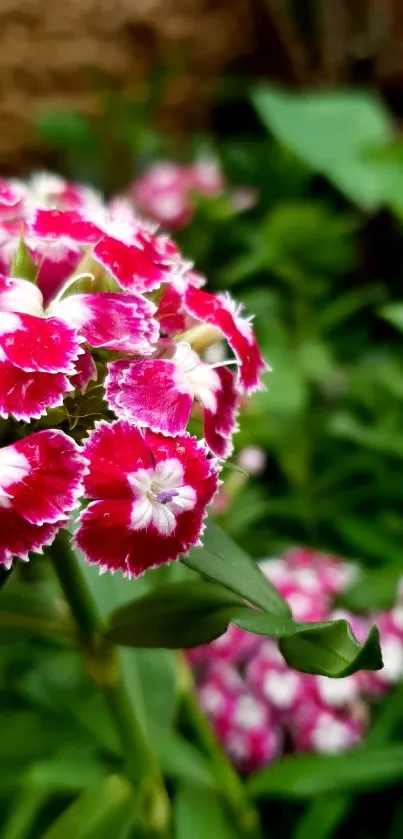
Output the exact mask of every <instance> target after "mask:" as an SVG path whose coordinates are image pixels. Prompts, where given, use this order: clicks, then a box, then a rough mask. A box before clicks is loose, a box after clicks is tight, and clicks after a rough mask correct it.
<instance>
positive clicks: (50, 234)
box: [29, 210, 103, 245]
mask: <svg viewBox="0 0 403 839" xmlns="http://www.w3.org/2000/svg"><path fill="white" fill-rule="evenodd" d="M29 226H30V229H31V231H32V233H34V234H35V235H36V236H39V237H40V238H42V239H60V238H61V237H62V236H63V237H67V238H68V239H71V240H72V241H73V242H77V243H78V244H82V245H91V244H95V242H99V240H100V239H101V237H102V236H103V233H102V230H100V229H99V227H97V225H96V224H94V222H92V221H88V220H87V219H86V218H85V217H84V216H83V215H82V214H81V213H79V212H77V211H76V210H36V212H35V214H34V216H33V218H32V219H31V221H30V225H29Z"/></svg>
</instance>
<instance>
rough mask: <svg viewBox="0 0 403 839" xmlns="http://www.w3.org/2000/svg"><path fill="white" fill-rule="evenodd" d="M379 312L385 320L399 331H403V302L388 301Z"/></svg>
mask: <svg viewBox="0 0 403 839" xmlns="http://www.w3.org/2000/svg"><path fill="white" fill-rule="evenodd" d="M379 314H380V316H381V317H382V318H384V320H387V321H389V323H391V324H392V326H395V327H396V329H398V330H399V332H403V303H388V305H387V306H383V307H382V308H381V309H380V311H379Z"/></svg>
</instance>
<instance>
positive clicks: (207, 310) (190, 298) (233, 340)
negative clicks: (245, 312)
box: [185, 286, 268, 393]
mask: <svg viewBox="0 0 403 839" xmlns="http://www.w3.org/2000/svg"><path fill="white" fill-rule="evenodd" d="M185 304H186V308H187V311H188V312H189V314H191V315H192V316H193V317H194V318H196V319H197V320H200V321H202V322H203V323H209V324H211V325H212V326H215V327H217V329H219V330H220V332H222V334H223V335H224V336H225V338H226V339H227V341H228V343H229V345H230V347H231V348H232V350H233V352H234V353H235V356H236V358H237V359H238V361H239V362H240V370H239V382H240V385H241V387H242V389H243V390H244V391H245V393H251V392H252V391H254V390H257V389H259V388H260V387H261V384H260V374H261V373H263V372H264V371H265V370H267V369H268V367H267V364H266V362H265V360H264V358H263V357H262V355H261V353H260V350H259V347H258V344H257V341H256V338H255V335H254V332H253V329H252V326H251V324H250V323H249V322H248V321H247V320H245V319H243V318H242V317H241V315H240V314H238V313H237V312H236V307H235V304H234V301H232V300H231V298H229V297H228V298H227V297H225V296H223V295H214V294H210V292H208V291H203V290H201V289H198V288H195V287H194V286H189V287H188V288H187V290H186V292H185Z"/></svg>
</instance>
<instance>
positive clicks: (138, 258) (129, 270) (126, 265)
mask: <svg viewBox="0 0 403 839" xmlns="http://www.w3.org/2000/svg"><path fill="white" fill-rule="evenodd" d="M94 256H95V257H96V259H97V260H98V262H100V263H101V265H103V266H104V268H106V269H107V270H108V271H110V273H111V274H112V276H113V277H115V279H116V280H117V281H118V283H120V285H121V286H122V288H125V289H128V290H129V291H135V292H136V291H138V292H144V291H153V290H154V289H156V288H159V286H160V285H161V283H162V282H164V281H165V282H167V281H168V279H169V272H168V270H167V268H166V267H165V266H164V265H163V263H162V260H161V255H160V253H159V251H158V249H157V247H156V246H153V244H150V243H147V241H144V242H141V243H139V245H138V246H137V245H134V244H133V245H128V244H126V243H125V242H120V241H118V239H114V238H112V236H104V238H103V239H102V240H101V241H100V242H99V243H98V244H97V245H96V247H95V248H94Z"/></svg>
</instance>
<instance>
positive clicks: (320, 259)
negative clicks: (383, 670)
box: [0, 3, 403, 839]
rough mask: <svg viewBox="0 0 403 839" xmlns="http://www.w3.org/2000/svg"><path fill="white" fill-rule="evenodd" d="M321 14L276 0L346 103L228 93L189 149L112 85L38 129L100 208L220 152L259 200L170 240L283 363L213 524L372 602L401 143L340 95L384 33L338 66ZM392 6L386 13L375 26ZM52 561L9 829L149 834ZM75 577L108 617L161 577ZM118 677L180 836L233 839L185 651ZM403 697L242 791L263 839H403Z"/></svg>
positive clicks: (6, 800) (5, 827)
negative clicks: (136, 185)
mask: <svg viewBox="0 0 403 839" xmlns="http://www.w3.org/2000/svg"><path fill="white" fill-rule="evenodd" d="M308 5H309V7H311V6H312V4H308ZM319 5H321V7H323V9H325V7H326V4H319ZM330 5H331V4H329V5H328V6H327V9H328V12H326V13H325V12H324V14H323V18H322V22H324V23H323V27H324V29H323V31H322V36H323V37H324V34H325V33H327V38H328V41H327V44H328V47H326V48H325V46H324V42H323V40H319V42H318V41H317V40H316V41H315V37H316V36H315V32H314V30H311V29H309V26H308V24H307V21H308V23H309V20H310V18H309V16H308V17H307V18H306V20H305V19H304V24H303V26H302V27H301V22H299V21H298V16H297V18H296V19H295V18H293V17H292V18H289V17H287V16H284V14H283V12H281V11H280V8H281V4H276V3H267V7H268V10H269V12H270V14H271V15H272V17H271V18H270V19H271V20H272V21H274V24H273V25H275V27H277V29H276V31H277V34H278V33H280V35H281V36H282V42H283V45H284V44H285V45H286V49H285V52H286V54H287V56H288V58H289V65H290V67H291V68H292V69H293V72H294V74H295V76H297V77H298V79H299V83H300V84H302V85H304V84H310V83H311V82H312V81H316V82H317V79H318V77H320V78H322V79H323V78H326V79H327V80H328V81H330V82H332V83H338V84H339V85H340V86H339V87H338V89H337V90H326V89H318V88H317V89H316V90H314V91H313V92H298V91H295V89H294V90H293V91H291V90H289V89H287V90H285V89H283V88H281V87H278V86H276V85H272V84H268V83H263V82H259V83H255V82H251V81H250V80H249V81H245V79H244V78H228V79H224V80H223V81H222V82H221V83H220V85H219V87H218V89H217V93H216V100H215V104H214V107H213V118H212V129H211V131H209V132H207V133H197V134H194V135H192V136H188V137H187V138H186V140H184V139H183V137H182V136H181V137H178V136H177V135H175V134H171V135H165V134H163V133H161V132H160V131H159V130H158V129H157V128H156V123H155V121H154V113H155V109H156V107H157V105H158V103H159V101H160V98H161V96H163V93H164V89H165V85H166V83H167V82H166V79H167V75H166V71H165V70H158V71H157V72H155V74H154V76H153V77H152V78H151V79H150V82H149V84H148V86H147V87H146V88H144V89H143V92H142V94H141V97H137V98H134V97H132V96H127V95H119V94H118V93H117V92H113V93H112V92H109V91H108V92H104V93H103V94H100V95H99V107H98V108H97V111H96V115H95V116H92V117H86V116H83V115H82V114H80V113H78V112H75V111H72V110H63V109H61V108H60V107H59V108H57V109H53V110H52V109H48V110H46V111H45V112H42V113H41V115H40V116H39V117H38V118H37V119H36V121H35V131H36V132H37V137H38V138H39V141H40V143H41V144H42V147H45V148H46V150H47V160H48V162H49V165H50V164H51V165H52V167H53V168H54V170H55V171H58V172H61V173H62V174H64V175H66V176H67V177H69V178H72V179H75V180H81V181H84V182H88V183H91V184H93V185H94V186H96V187H97V188H99V189H102V190H103V191H105V192H106V193H107V194H108V195H112V194H115V193H116V192H124V191H125V189H126V187H127V185H128V183H129V182H130V181H131V180H132V179H133V178H134V177H136V176H137V175H138V174H139V173H140V172H142V171H143V170H144V168H145V167H146V166H147V165H149V164H150V163H152V162H153V161H154V160H157V159H170V160H176V161H179V162H185V161H187V160H192V159H194V157H195V156H197V155H200V154H206V153H207V154H208V153H213V154H214V155H217V157H218V159H219V160H220V163H221V165H222V168H223V171H224V173H225V176H226V179H227V182H228V184H229V185H230V186H231V187H235V186H247V187H251V188H252V189H253V190H255V192H256V204H255V205H254V206H253V207H252V208H251V209H250V210H249V211H248V212H246V213H242V214H236V213H233V212H231V210H230V208H229V206H228V201H227V199H226V197H225V196H219V197H216V198H214V199H209V200H206V199H203V200H202V199H200V200H199V201H198V203H197V207H196V213H195V216H194V219H193V221H192V222H191V224H190V225H189V226H187V227H186V228H183V229H182V230H180V231H178V232H177V233H176V234H175V238H176V240H177V241H178V243H179V244H180V246H181V248H182V249H183V251H184V253H185V254H186V255H187V256H188V257H189V259H191V260H194V261H195V263H196V265H197V268H198V269H199V270H200V271H202V272H203V273H205V274H206V276H207V277H208V282H209V284H210V286H211V287H212V288H214V289H226V288H228V289H230V290H231V291H232V292H233V293H234V294H235V295H236V296H237V297H239V299H240V300H242V301H243V302H244V303H245V306H246V308H247V310H248V311H250V312H256V330H257V333H258V336H259V340H260V343H261V346H262V349H263V352H264V354H265V356H266V357H267V359H268V360H269V362H270V364H271V365H272V367H273V372H272V373H271V374H270V376H268V379H267V391H265V392H262V393H259V394H257V395H256V396H255V397H254V398H253V400H252V401H251V402H250V404H248V405H247V406H246V407H245V411H244V415H243V420H242V423H241V431H240V433H239V434H238V435H237V437H236V450H237V452H239V451H241V450H242V449H243V448H244V447H245V446H247V445H251V444H253V445H258V446H260V447H261V448H262V449H263V450H264V452H265V454H266V457H267V461H266V467H265V469H264V472H263V474H261V475H260V476H259V477H257V478H252V479H248V480H237V479H236V472H235V471H232V470H231V469H230V468H229V469H228V472H227V478H228V482H229V486H230V487H232V488H231V503H230V505H229V507H228V508H227V509H226V510H225V511H223V512H221V513H220V514H217V515H218V517H219V518H220V520H221V522H222V523H223V525H224V527H225V529H226V530H227V531H228V532H229V533H230V534H231V535H232V536H233V538H234V539H235V540H236V541H237V542H238V543H239V544H240V545H241V546H243V547H244V548H246V549H247V550H248V552H249V553H251V554H252V555H253V556H254V557H255V558H256V559H259V558H262V557H268V556H274V555H276V554H278V553H280V552H281V551H282V550H283V549H285V548H286V547H288V546H290V545H293V544H306V545H309V546H312V547H315V548H318V549H321V550H326V551H330V552H332V553H338V554H340V555H342V556H345V557H348V558H349V559H356V560H357V561H359V562H360V564H361V565H362V567H363V573H362V575H361V577H360V579H359V580H358V582H357V583H356V584H355V585H354V587H353V589H351V591H350V592H349V593H348V594H347V595H346V597H345V604H346V605H348V606H351V607H354V608H356V609H357V610H360V609H368V608H371V609H376V608H386V607H390V606H391V605H392V604H393V601H394V595H395V589H396V584H397V581H398V579H399V578H400V577H401V576H402V575H403V554H402V543H403V519H402V514H401V511H402V503H403V480H402V474H403V410H402V407H403V341H402V331H403V291H402V283H401V277H402V269H403V229H402V222H403V140H402V139H401V136H400V133H399V126H398V121H397V118H396V116H394V115H393V114H392V111H391V109H390V107H389V104H388V103H387V101H385V99H384V98H381V96H380V95H379V94H375V93H371V92H368V91H363V90H360V89H358V88H357V89H352V88H348V87H347V86H346V85H347V84H348V82H349V81H351V76H352V75H353V76H354V75H355V76H358V78H359V79H363V80H364V81H367V80H368V75H370V73H369V65H368V61H369V59H370V58H371V56H372V58H373V56H374V55H375V56H376V55H378V53H377V49H376V48H377V44H378V40H377V33H380V32H383V33H384V31H385V30H384V29H382V27H378V29H377V28H376V26H375V27H372V28H371V27H369V29H368V32H369V31H370V32H372V40H371V38H370V37H369V36H368V38H367V40H366V41H365V39H364V41H365V43H364V45H363V43H362V42H360V44H358V42H357V40H354V39H353V40H352V41H351V44H353V46H354V49H355V50H356V52H355V53H354V55H355V59H354V61H353V60H352V58H351V56H352V54H353V48H352V47H351V49H350V51H349V50H348V49H347V51H346V53H345V54H342V55H341V54H340V51H339V53H337V50H336V47H335V43H336V46H337V39H335V38H333V40H332V39H331V43H332V44H333V47H334V49H333V52H332V50H330V48H329V37H330V35H331V33H332V32H333V34H334V27H336V28H337V26H339V27H340V25H341V24H340V20H339V23H337V22H336V23H335V17H334V15H333V16H332V15H331V13H330V11H329V9H330ZM358 5H360V6H362V9H364V6H365V8H366V4H357V7H358ZM367 5H368V4H367ZM341 6H342V7H343V8H344V4H341ZM368 8H369V6H368ZM389 8H390V4H387V3H385V4H375V3H374V4H373V12H374V10H377V14H378V17H379V15H380V16H381V17H382V20H383V21H384V25H385V26H386V24H387V22H388V20H389V18H388V19H387V9H389ZM294 11H295V10H294ZM374 15H375V12H374ZM358 17H359V15H358V12H357V19H358ZM392 17H393V16H392ZM375 19H376V20H378V18H376V16H375V17H373V18H371V20H373V21H374V20H375ZM290 20H291V22H292V26H293V28H292V29H290V25H289V24H290ZM332 20H333V24H332ZM368 20H369V19H368ZM287 21H288V25H286V24H287ZM385 21H386V23H385ZM389 22H390V21H389ZM336 24H337V26H336ZM295 25H297V29H298V31H299V35H298V37H296V35H295V32H296V30H295ZM388 25H389V24H388ZM357 26H358V24H357ZM332 27H333V29H332ZM357 31H358V29H357ZM388 31H389V30H388ZM367 34H368V33H367ZM379 37H380V35H379ZM312 39H313V40H312ZM280 40H281V39H280ZM315 43H317V44H318V43H319V46H317V48H316V51H315V48H314V44H315ZM338 43H339V44H340V43H343V39H342V38H341V41H340V39H339V42H338ZM346 43H347V41H346ZM348 43H349V44H350V41H348ZM365 44H366V45H367V46H366V48H365ZM307 45H308V56H309V55H310V56H311V57H312V56H313V57H314V58H313V59H312V61H311V65H312V66H311V67H310V64H309V61H308V62H307V53H306V50H307ZM371 49H372V52H371ZM309 50H310V51H309ZM366 50H367V52H366ZM304 51H305V52H304ZM315 56H316V59H315ZM357 56H358V57H357ZM378 57H379V56H378ZM314 59H315V60H316V64H315V60H314ZM371 60H372V59H371ZM314 65H315V66H314ZM315 68H316V70H315ZM317 68H319V69H320V72H319V69H317ZM314 71H315V72H314ZM353 71H354V72H353ZM364 71H365V72H364ZM315 74H316V75H315ZM284 75H285V77H287V73H284ZM388 98H389V99H390V96H389V97H388ZM397 110H398V109H397ZM395 113H396V108H395ZM43 565H44V563H43V562H42V561H41V560H39V561H37V562H36V563H35V566H33V565H32V567H31V566H28V567H27V568H24V569H22V570H21V571H20V576H19V578H16V579H14V580H12V581H11V582H10V583H9V584H8V585H7V587H6V588H5V589H4V590H3V591H2V593H1V599H0V673H1V684H2V689H1V692H0V709H1V737H0V779H1V782H0V826H1V827H0V829H1V837H2V839H39V837H43V839H67V837H69V839H70V837H71V836H74V837H75V839H109V837H111V836H115V837H116V839H124V837H130V836H132V835H136V837H139V839H141V833H140V832H139V831H138V829H137V828H136V833H135V834H133V832H132V827H131V820H132V807H131V789H130V787H129V785H128V784H127V781H126V780H125V779H124V777H123V774H122V760H121V755H120V753H119V746H118V743H117V742H116V736H115V733H114V731H113V730H112V729H111V724H110V722H109V720H108V717H107V714H106V709H105V708H104V706H103V704H102V700H101V698H100V696H99V695H98V692H97V690H96V689H95V688H94V687H93V686H92V684H91V682H90V680H89V679H87V678H86V676H85V674H84V675H83V673H82V668H81V664H80V661H79V660H78V658H77V656H76V653H75V651H74V649H73V640H72V630H71V626H70V622H69V617H68V614H67V612H66V609H65V604H64V603H63V601H62V600H61V599H60V594H59V592H58V590H57V588H54V587H53V585H52V584H51V583H50V582H49V579H48V577H47V574H46V573H45V570H44V568H43ZM85 570H86V575H87V577H88V582H89V584H90V586H91V588H92V590H93V592H94V593H95V595H96V598H97V601H98V603H99V604H100V608H101V610H102V611H103V612H104V613H105V614H106V613H108V612H110V611H111V610H112V609H114V608H116V607H117V606H119V605H121V604H122V603H124V602H125V601H126V600H127V599H129V598H132V597H133V596H135V594H139V595H140V594H142V593H144V591H145V590H147V589H149V588H150V587H152V586H153V585H155V581H157V582H158V580H159V579H166V576H167V574H166V572H165V571H162V573H161V574H159V572H158V573H157V574H156V575H155V574H153V575H151V578H150V579H149V578H147V579H146V580H142V581H140V582H139V583H136V587H135V592H134V587H132V586H130V585H129V584H128V583H127V582H126V581H124V580H123V579H121V578H120V577H118V576H115V577H113V578H112V577H108V578H107V579H106V578H105V577H99V576H98V574H97V572H96V571H94V570H93V569H91V568H86V569H85ZM180 573H181V569H179V570H177V569H176V568H174V569H172V570H171V571H169V576H170V577H171V578H173V577H175V575H176V576H178V575H179V574H180ZM22 602H23V610H22V608H21V607H22ZM22 611H24V612H25V614H27V613H28V615H29V619H26V621H27V622H26V623H25V624H24V622H23V621H21V612H22ZM122 661H123V666H124V671H125V676H126V680H127V685H128V688H129V690H130V691H131V692H132V694H133V696H134V698H135V701H136V705H137V707H138V708H140V709H141V712H142V718H143V724H144V726H146V727H147V730H148V732H149V735H150V737H151V740H152V743H153V746H154V748H155V750H156V753H157V755H158V758H159V760H160V762H161V766H162V769H163V771H164V773H165V775H166V776H167V778H168V782H169V785H170V789H172V791H173V792H174V801H175V811H174V816H175V822H174V826H175V839H199V837H200V839H206V837H207V836H211V837H214V839H230V837H234V839H241V835H242V834H240V833H238V828H237V827H236V826H235V825H233V824H232V823H231V821H230V820H229V817H228V815H227V812H226V809H225V806H224V803H223V801H222V798H221V795H220V793H219V791H218V788H217V783H216V780H217V779H216V778H215V776H214V772H213V771H212V766H211V765H210V762H209V759H208V755H206V753H205V749H204V748H203V744H200V743H196V742H194V741H193V739H192V735H191V733H190V731H191V729H190V725H189V707H188V705H187V703H186V701H185V699H184V697H185V696H186V690H187V688H186V685H184V684H183V683H182V681H181V669H180V667H179V666H178V661H177V658H176V656H175V654H173V653H171V652H168V651H141V650H140V651H127V652H126V651H125V652H124V653H123V654H122ZM402 700H403V696H402V688H401V687H398V688H396V690H395V691H393V692H392V693H391V694H389V696H388V698H387V699H385V700H384V701H383V703H382V704H381V705H380V707H379V708H378V709H377V711H376V713H375V714H374V722H373V725H372V727H371V729H370V731H369V734H368V735H367V740H366V742H365V743H364V745H363V746H360V747H359V748H357V749H355V750H353V751H352V752H351V753H349V754H348V755H338V756H334V757H333V756H332V757H324V756H317V755H311V756H303V757H301V756H298V757H294V756H290V757H287V758H285V759H283V760H282V761H279V762H278V763H277V764H275V765H274V767H273V768H271V769H270V771H269V772H267V773H262V775H261V776H260V777H259V776H257V777H256V778H252V779H251V780H249V781H248V782H247V783H248V786H249V789H250V793H251V796H252V797H253V798H255V799H256V801H257V802H258V804H259V807H260V809H261V812H262V817H263V824H264V830H265V836H267V837H268V839H330V837H336V839H344V838H345V839H347V837H348V836H351V835H355V836H356V837H357V839H378V837H382V839H383V837H387V839H400V837H401V835H402V831H403V804H402V783H403V759H402V749H401V742H402V737H403V702H402ZM148 835H149V834H148Z"/></svg>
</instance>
